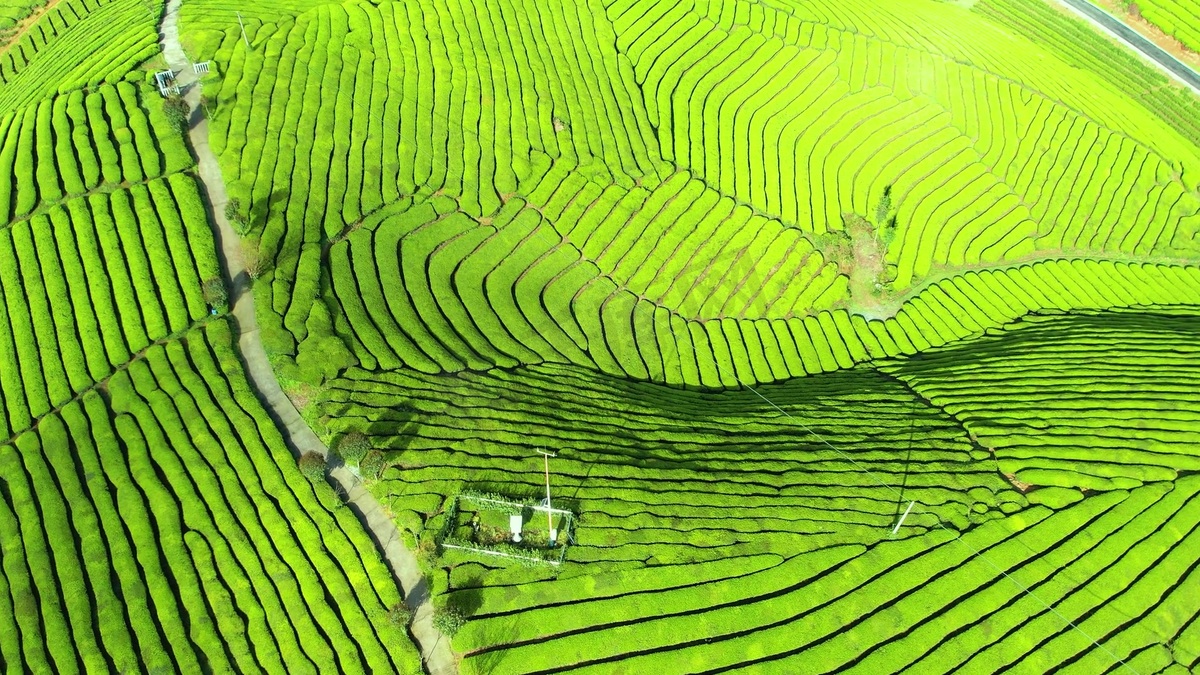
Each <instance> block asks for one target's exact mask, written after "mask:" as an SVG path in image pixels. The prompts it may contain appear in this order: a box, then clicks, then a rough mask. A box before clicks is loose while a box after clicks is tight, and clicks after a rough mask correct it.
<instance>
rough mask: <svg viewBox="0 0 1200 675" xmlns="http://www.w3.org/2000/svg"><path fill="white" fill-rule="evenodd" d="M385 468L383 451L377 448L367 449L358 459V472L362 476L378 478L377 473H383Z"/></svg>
mask: <svg viewBox="0 0 1200 675" xmlns="http://www.w3.org/2000/svg"><path fill="white" fill-rule="evenodd" d="M343 457H345V455H343ZM347 461H349V460H347ZM385 468H387V462H386V460H385V459H384V457H383V453H382V452H380V451H378V450H369V451H367V452H366V453H365V454H364V455H363V457H362V459H360V460H359V461H358V473H359V475H360V476H362V477H363V478H372V479H374V478H379V474H381V473H383V470H384V469H385Z"/></svg>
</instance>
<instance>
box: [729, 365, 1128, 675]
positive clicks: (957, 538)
mask: <svg viewBox="0 0 1200 675" xmlns="http://www.w3.org/2000/svg"><path fill="white" fill-rule="evenodd" d="M743 386H744V387H746V388H747V389H749V390H750V391H752V392H754V395H755V396H758V397H759V398H761V399H762V400H764V401H766V402H767V404H768V405H770V406H771V407H772V408H774V409H776V410H778V411H779V412H780V413H782V414H783V415H784V417H787V418H788V419H789V420H791V421H792V422H795V423H796V424H797V425H799V426H800V428H802V429H804V430H805V431H806V432H808V433H809V434H810V435H812V437H813V438H815V439H817V440H818V441H820V442H821V443H823V444H824V445H826V446H827V447H828V448H829V449H830V450H833V451H834V452H836V453H837V454H839V455H841V456H842V457H844V458H845V459H846V460H847V461H849V462H850V463H851V464H853V465H854V466H856V467H858V468H859V469H860V470H861V471H863V472H865V473H866V474H867V475H868V476H870V477H871V479H872V480H874V481H875V482H876V483H879V485H880V486H882V487H884V488H886V489H888V490H891V491H892V492H893V493H894V494H896V495H897V496H903V495H902V494H901V493H900V492H899V491H898V490H896V489H895V488H893V487H892V486H890V485H888V484H887V483H884V482H883V481H881V480H880V479H879V478H878V477H876V476H875V474H874V472H872V471H871V470H870V469H868V468H866V467H864V466H863V465H862V464H859V463H858V462H857V461H855V459H854V458H853V457H851V456H850V455H847V454H846V453H844V452H842V451H841V450H839V449H837V448H836V447H835V446H834V445H833V444H832V443H830V442H829V441H827V440H825V439H824V438H822V437H821V435H820V434H818V433H817V432H815V431H813V430H812V428H811V427H809V426H808V425H807V424H805V423H804V422H802V421H800V420H798V419H796V418H795V417H792V415H791V414H790V413H788V411H786V410H784V409H783V408H780V407H779V406H777V405H775V402H774V401H772V400H771V399H769V398H767V397H766V396H763V395H762V394H761V393H759V391H758V390H757V389H755V388H754V387H752V386H750V385H748V384H745V385H743ZM913 503H914V504H918V505H920V506H922V507H924V506H925V505H924V504H921V503H920V502H918V501H916V500H913ZM926 513H928V514H929V515H931V516H933V517H934V520H935V521H936V522H937V525H938V527H940V528H942V529H943V530H945V531H947V532H949V533H950V534H952V535H954V541H957V542H959V543H961V544H962V545H963V546H966V547H967V550H969V551H970V552H971V554H972V555H974V556H975V557H977V558H979V559H980V560H982V561H984V562H986V563H987V564H988V565H990V566H991V567H992V569H994V570H996V571H997V572H999V573H1000V574H1001V575H1002V576H1003V577H1004V578H1005V579H1008V580H1009V581H1011V582H1012V583H1013V585H1015V586H1016V587H1017V588H1019V589H1021V591H1022V592H1023V593H1025V594H1026V595H1028V596H1029V597H1031V598H1033V599H1034V600H1037V601H1038V602H1040V603H1042V604H1043V605H1045V606H1046V609H1048V610H1050V611H1051V612H1053V613H1054V614H1055V615H1056V616H1057V617H1058V618H1060V619H1062V620H1063V623H1065V624H1067V625H1068V626H1070V627H1071V628H1073V629H1075V630H1076V631H1078V632H1079V634H1080V635H1082V636H1083V637H1085V638H1087V640H1088V642H1091V643H1092V644H1093V645H1095V646H1097V647H1099V648H1100V649H1102V650H1104V652H1105V653H1106V654H1108V655H1109V656H1111V657H1112V658H1113V660H1114V661H1116V662H1117V663H1120V664H1121V665H1122V666H1125V667H1126V668H1128V669H1129V671H1130V672H1131V673H1133V674H1134V675H1139V673H1138V671H1136V670H1134V669H1133V666H1130V665H1129V664H1128V663H1126V662H1125V660H1124V659H1122V658H1120V657H1119V656H1117V655H1116V654H1114V653H1113V652H1112V651H1111V650H1110V649H1109V648H1108V647H1105V646H1104V645H1102V644H1100V643H1099V642H1097V641H1096V639H1095V638H1093V637H1092V636H1091V635H1088V634H1087V632H1086V631H1084V630H1083V629H1082V628H1080V627H1079V626H1077V625H1075V622H1074V621H1071V620H1070V619H1068V618H1067V617H1066V616H1064V615H1063V614H1062V612H1059V611H1058V610H1057V609H1055V608H1054V607H1053V606H1052V605H1051V604H1050V603H1048V602H1046V601H1045V600H1043V599H1042V598H1041V597H1039V596H1038V594H1037V593H1034V592H1033V590H1032V589H1030V588H1029V587H1028V586H1025V585H1024V584H1022V583H1021V582H1019V581H1017V580H1016V579H1014V578H1013V577H1012V576H1011V575H1010V574H1009V573H1008V572H1005V571H1004V570H1003V569H1001V568H1000V566H999V565H997V564H996V563H994V562H992V561H991V560H989V559H988V557H987V556H985V555H984V554H983V552H982V551H980V550H979V549H977V548H975V547H974V546H972V545H971V544H969V543H968V542H967V541H966V540H965V539H963V538H962V533H961V532H958V531H957V530H953V529H951V528H949V527H947V526H946V524H945V523H943V522H942V519H941V517H940V516H938V514H937V513H934V512H933V511H926Z"/></svg>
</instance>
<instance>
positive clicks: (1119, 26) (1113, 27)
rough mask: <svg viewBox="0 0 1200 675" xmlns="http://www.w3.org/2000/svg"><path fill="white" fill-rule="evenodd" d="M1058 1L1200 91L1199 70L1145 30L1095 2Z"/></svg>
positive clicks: (1173, 76)
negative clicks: (1130, 24) (1131, 26)
mask: <svg viewBox="0 0 1200 675" xmlns="http://www.w3.org/2000/svg"><path fill="white" fill-rule="evenodd" d="M1058 2H1059V3H1060V4H1063V5H1065V6H1067V7H1068V8H1070V9H1071V10H1073V11H1074V12H1075V13H1076V14H1079V15H1081V16H1083V17H1084V18H1085V19H1087V20H1088V21H1090V22H1091V23H1092V24H1094V25H1096V26H1098V27H1100V28H1101V29H1102V30H1103V31H1104V32H1106V33H1108V34H1109V35H1112V36H1113V37H1115V38H1117V39H1118V40H1120V41H1121V42H1124V43H1125V44H1126V46H1128V47H1129V48H1131V49H1133V50H1134V51H1137V52H1140V53H1141V54H1142V56H1144V57H1145V58H1147V59H1149V60H1150V61H1151V62H1153V64H1154V65H1155V66H1156V67H1157V68H1158V69H1159V70H1161V71H1163V72H1164V73H1166V74H1167V75H1168V76H1170V77H1172V78H1174V79H1175V80H1177V81H1179V82H1182V83H1183V84H1185V85H1187V86H1188V88H1190V89H1191V90H1192V91H1194V92H1196V93H1197V94H1200V74H1197V73H1196V71H1194V70H1192V69H1191V68H1189V67H1188V66H1187V65H1186V64H1184V63H1182V62H1181V61H1180V60H1179V59H1177V58H1175V57H1174V56H1171V55H1170V54H1168V53H1167V52H1166V51H1164V50H1163V49H1162V48H1161V47H1159V46H1158V45H1156V44H1154V43H1153V42H1151V41H1150V40H1149V39H1147V38H1145V37H1143V36H1142V34H1141V33H1138V32H1137V31H1135V30H1134V29H1132V28H1130V27H1129V26H1127V25H1125V23H1124V22H1122V21H1121V20H1120V19H1117V18H1116V17H1114V16H1113V15H1111V14H1109V13H1108V12H1106V11H1104V10H1102V9H1100V8H1099V7H1097V6H1095V5H1093V4H1092V3H1090V2H1088V0H1058Z"/></svg>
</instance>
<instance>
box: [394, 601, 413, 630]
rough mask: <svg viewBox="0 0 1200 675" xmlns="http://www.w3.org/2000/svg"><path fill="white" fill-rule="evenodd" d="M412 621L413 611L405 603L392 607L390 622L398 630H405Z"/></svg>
mask: <svg viewBox="0 0 1200 675" xmlns="http://www.w3.org/2000/svg"><path fill="white" fill-rule="evenodd" d="M412 620H413V613H412V610H411V609H409V608H408V605H406V604H404V603H403V602H398V603H396V604H394V605H392V608H391V609H389V610H388V621H390V622H391V624H392V625H393V626H396V627H397V628H404V627H406V626H408V624H410V623H412Z"/></svg>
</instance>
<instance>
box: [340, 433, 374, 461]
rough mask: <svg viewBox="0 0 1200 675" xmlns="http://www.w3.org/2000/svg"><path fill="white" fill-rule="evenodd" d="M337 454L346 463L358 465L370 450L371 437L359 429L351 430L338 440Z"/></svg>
mask: <svg viewBox="0 0 1200 675" xmlns="http://www.w3.org/2000/svg"><path fill="white" fill-rule="evenodd" d="M337 449H338V454H339V455H341V456H342V459H344V460H346V462H347V463H350V464H353V465H355V466H358V465H359V464H360V463H361V462H362V460H363V457H365V456H366V455H367V453H368V452H370V451H371V439H370V438H367V435H366V434H364V433H362V432H361V431H351V432H350V433H348V434H346V435H345V436H342V439H341V440H340V441H338V446H337Z"/></svg>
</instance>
